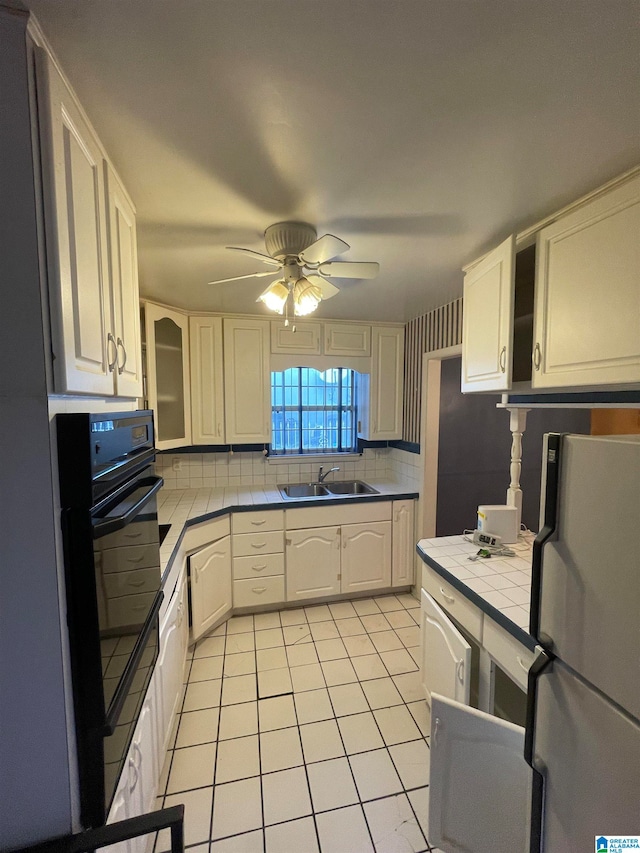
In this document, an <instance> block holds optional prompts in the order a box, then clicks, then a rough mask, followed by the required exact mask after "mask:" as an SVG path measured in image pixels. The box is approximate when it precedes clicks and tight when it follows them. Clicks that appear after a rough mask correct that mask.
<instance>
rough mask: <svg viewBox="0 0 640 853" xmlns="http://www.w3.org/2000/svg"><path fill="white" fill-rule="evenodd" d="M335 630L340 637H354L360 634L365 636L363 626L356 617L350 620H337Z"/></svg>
mask: <svg viewBox="0 0 640 853" xmlns="http://www.w3.org/2000/svg"><path fill="white" fill-rule="evenodd" d="M336 628H337V629H338V632H339V634H340V636H341V637H356V636H359V635H361V634H366V631H365V629H364V625H363V624H362V622H361V621H360V619H359V618H358V617H357V616H354V617H352V618H351V619H338V620H337V621H336Z"/></svg>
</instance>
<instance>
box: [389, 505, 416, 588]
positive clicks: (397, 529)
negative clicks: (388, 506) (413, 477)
mask: <svg viewBox="0 0 640 853" xmlns="http://www.w3.org/2000/svg"><path fill="white" fill-rule="evenodd" d="M413 516H414V501H394V502H393V531H392V544H393V548H392V554H391V585H392V586H413V584H414V583H415V561H416V551H415V542H414V536H413Z"/></svg>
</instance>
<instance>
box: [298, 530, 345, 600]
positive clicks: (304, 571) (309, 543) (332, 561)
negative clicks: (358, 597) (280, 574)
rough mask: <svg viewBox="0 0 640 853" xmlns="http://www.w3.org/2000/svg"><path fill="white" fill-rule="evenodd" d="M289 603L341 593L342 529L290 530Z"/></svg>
mask: <svg viewBox="0 0 640 853" xmlns="http://www.w3.org/2000/svg"><path fill="white" fill-rule="evenodd" d="M285 541H286V565H287V601H297V600H302V599H305V598H318V597H319V596H323V595H337V594H338V593H339V592H340V528H339V527H317V528H314V529H310V530H308V529H306V530H305V529H303V530H289V531H287V538H286V540H285Z"/></svg>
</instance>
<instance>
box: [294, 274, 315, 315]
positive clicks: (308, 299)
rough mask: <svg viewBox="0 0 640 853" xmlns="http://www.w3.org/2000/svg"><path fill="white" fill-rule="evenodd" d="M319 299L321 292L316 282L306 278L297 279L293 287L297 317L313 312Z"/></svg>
mask: <svg viewBox="0 0 640 853" xmlns="http://www.w3.org/2000/svg"><path fill="white" fill-rule="evenodd" d="M321 300H322V293H321V292H320V288H319V287H318V286H317V285H316V284H312V283H311V282H310V281H308V280H307V279H306V278H301V279H298V281H297V282H296V283H295V285H294V287H293V303H294V310H295V313H296V315H297V316H298V317H305V316H306V315H307V314H311V313H313V312H314V311H315V310H316V308H317V307H318V305H319V304H320V301H321Z"/></svg>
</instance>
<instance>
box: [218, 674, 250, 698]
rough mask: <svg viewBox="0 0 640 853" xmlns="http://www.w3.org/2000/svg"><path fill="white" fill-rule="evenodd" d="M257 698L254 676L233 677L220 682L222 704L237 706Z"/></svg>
mask: <svg viewBox="0 0 640 853" xmlns="http://www.w3.org/2000/svg"><path fill="white" fill-rule="evenodd" d="M257 698H258V687H257V684H256V677H255V675H235V676H231V677H229V678H224V679H223V680H222V704H223V705H237V704H239V703H240V702H252V701H253V700H254V699H257Z"/></svg>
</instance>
